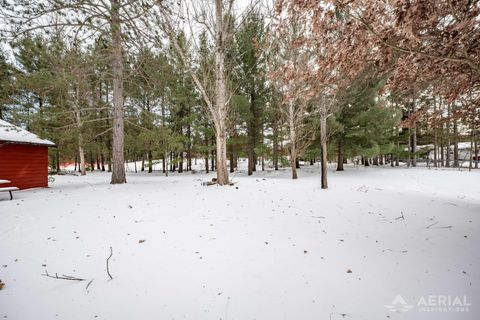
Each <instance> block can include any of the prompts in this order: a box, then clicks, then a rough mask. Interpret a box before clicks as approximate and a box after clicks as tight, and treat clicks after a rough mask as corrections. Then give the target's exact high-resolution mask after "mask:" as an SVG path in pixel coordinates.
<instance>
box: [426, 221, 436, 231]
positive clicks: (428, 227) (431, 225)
mask: <svg viewBox="0 0 480 320" xmlns="http://www.w3.org/2000/svg"><path fill="white" fill-rule="evenodd" d="M437 223H438V221H437V222H434V223H432V224H430V225H428V226H427V227H426V228H425V229H430V227H433V226H434V225H436V224H437Z"/></svg>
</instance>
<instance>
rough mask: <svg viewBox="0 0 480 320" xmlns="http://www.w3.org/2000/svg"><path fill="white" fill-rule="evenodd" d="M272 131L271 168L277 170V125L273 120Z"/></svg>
mask: <svg viewBox="0 0 480 320" xmlns="http://www.w3.org/2000/svg"><path fill="white" fill-rule="evenodd" d="M272 130H273V139H272V144H273V145H272V156H273V166H274V167H275V170H278V124H277V120H276V119H275V120H274V122H273V125H272Z"/></svg>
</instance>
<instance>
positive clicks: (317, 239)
mask: <svg viewBox="0 0 480 320" xmlns="http://www.w3.org/2000/svg"><path fill="white" fill-rule="evenodd" d="M213 176H214V174H212V173H211V174H201V173H197V174H191V173H184V174H176V175H172V176H170V177H164V176H162V175H161V174H160V173H154V174H147V173H139V174H134V173H129V174H128V176H127V179H128V184H126V185H110V184H109V181H110V176H109V174H107V173H93V174H88V175H87V176H85V177H80V176H57V177H56V181H55V182H53V183H51V184H50V185H51V187H50V188H48V189H36V190H26V191H20V192H16V193H15V194H14V200H12V201H10V200H8V199H9V197H8V195H1V194H0V280H1V281H2V282H4V283H5V286H4V288H3V289H2V290H0V318H4V319H15V320H17V319H18V320H30V319H32V320H33V319H40V320H50V319H66V320H73V319H81V320H85V319H111V320H123V319H125V320H127V319H128V320H130V319H140V320H143V319H145V320H149V319H152V320H153V319H160V320H161V319H194V320H202V319H209V320H210V319H212V320H218V319H223V320H226V319H230V320H233V319H237V320H247V319H257V320H264V319H265V320H269V319H271V320H277V319H288V320H314V319H315V320H322V319H326V320H332V319H347V320H349V319H367V320H376V319H435V320H437V319H480V234H479V231H480V184H479V183H480V171H472V172H467V171H461V172H460V171H448V170H433V169H432V170H428V169H425V168H418V169H414V168H410V169H407V168H389V167H385V168H374V167H370V168H352V167H348V168H347V169H346V171H345V172H334V171H333V169H332V171H331V172H330V181H329V182H330V189H329V190H326V191H325V190H321V189H320V178H319V173H318V169H317V168H313V167H308V166H307V167H304V168H302V169H300V170H299V176H300V179H299V180H297V181H292V180H291V179H290V178H289V177H290V172H289V171H288V170H284V171H280V172H272V171H268V172H257V173H255V175H254V176H251V177H247V176H246V175H245V174H244V173H238V174H236V175H234V176H232V178H233V181H234V182H235V186H228V187H218V186H208V187H207V186H202V185H201V182H202V181H207V180H209V179H211V178H212V177H213ZM110 246H111V247H112V248H113V256H112V257H111V258H110V260H109V271H110V273H111V275H112V276H113V280H110V278H109V276H108V274H107V270H106V259H107V258H108V256H109V255H110ZM46 270H47V271H48V273H49V274H50V275H55V274H58V276H62V275H66V276H74V277H79V278H83V279H86V281H74V280H62V279H54V278H49V277H46V276H44V275H43V274H45V272H46ZM91 280H93V281H92V282H90V281H91ZM88 283H90V284H89V286H88V289H87V284H88ZM394 300H395V301H394Z"/></svg>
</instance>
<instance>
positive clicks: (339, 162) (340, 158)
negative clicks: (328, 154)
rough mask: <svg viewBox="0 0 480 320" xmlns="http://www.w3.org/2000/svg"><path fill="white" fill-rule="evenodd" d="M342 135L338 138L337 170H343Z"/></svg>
mask: <svg viewBox="0 0 480 320" xmlns="http://www.w3.org/2000/svg"><path fill="white" fill-rule="evenodd" d="M343 148H344V147H343V137H339V138H338V154H337V155H338V157H337V171H343V157H344V156H343Z"/></svg>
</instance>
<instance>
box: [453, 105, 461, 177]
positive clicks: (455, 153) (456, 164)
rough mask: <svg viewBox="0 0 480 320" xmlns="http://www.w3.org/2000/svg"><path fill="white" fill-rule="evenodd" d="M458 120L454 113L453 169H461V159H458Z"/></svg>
mask: <svg viewBox="0 0 480 320" xmlns="http://www.w3.org/2000/svg"><path fill="white" fill-rule="evenodd" d="M457 122H458V121H457V119H456V112H455V111H454V112H453V167H454V168H458V167H460V162H459V157H458V123H457Z"/></svg>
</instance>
